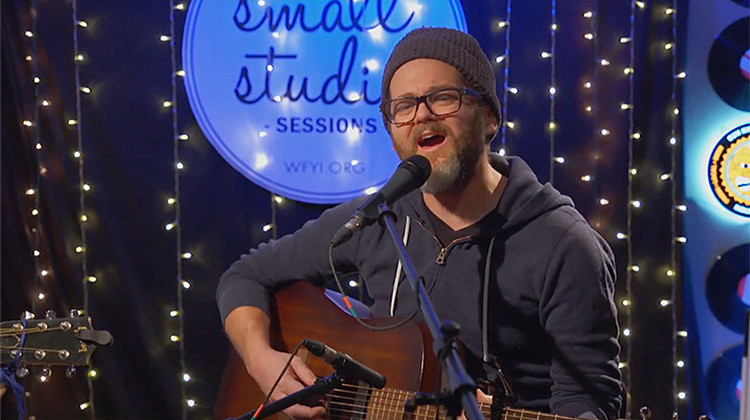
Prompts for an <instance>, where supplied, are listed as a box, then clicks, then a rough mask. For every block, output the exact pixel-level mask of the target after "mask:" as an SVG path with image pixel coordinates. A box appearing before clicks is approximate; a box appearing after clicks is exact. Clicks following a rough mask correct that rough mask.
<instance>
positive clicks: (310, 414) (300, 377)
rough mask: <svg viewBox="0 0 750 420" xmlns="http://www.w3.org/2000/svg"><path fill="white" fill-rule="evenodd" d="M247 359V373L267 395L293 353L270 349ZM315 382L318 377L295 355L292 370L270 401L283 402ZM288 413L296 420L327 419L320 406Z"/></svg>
mask: <svg viewBox="0 0 750 420" xmlns="http://www.w3.org/2000/svg"><path fill="white" fill-rule="evenodd" d="M246 360H248V362H247V363H246V367H247V372H248V373H249V374H250V376H252V377H253V379H255V382H256V383H257V384H258V386H259V387H260V389H261V390H262V391H263V393H264V394H268V391H269V390H270V389H271V387H272V386H273V384H274V382H276V378H278V376H279V372H281V370H282V369H283V368H284V365H285V364H286V362H287V360H289V353H284V352H280V351H276V350H273V349H272V348H270V347H269V348H267V349H266V350H264V351H261V352H258V350H256V351H255V353H254V354H253V356H252V357H251V358H248V359H246ZM315 379H316V377H315V374H314V373H313V372H312V371H311V370H310V369H309V368H308V367H307V365H305V363H304V362H303V361H302V359H300V358H299V357H297V356H294V359H293V360H292V364H291V365H289V369H287V371H286V372H284V376H283V377H282V378H281V381H279V385H278V386H277V387H276V389H275V390H274V392H273V394H271V399H270V401H276V400H280V399H281V398H284V397H286V396H287V395H289V394H293V393H295V392H297V391H299V390H300V389H302V388H304V387H306V386H310V385H312V384H313V383H314V382H315ZM284 413H286V414H287V415H288V416H290V417H292V418H295V419H324V418H326V417H325V415H326V411H325V409H324V408H323V407H320V406H317V407H306V406H303V405H299V404H297V405H294V406H291V407H289V408H287V409H286V410H284Z"/></svg>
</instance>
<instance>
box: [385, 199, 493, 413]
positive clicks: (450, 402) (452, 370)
mask: <svg viewBox="0 0 750 420" xmlns="http://www.w3.org/2000/svg"><path fill="white" fill-rule="evenodd" d="M395 219H396V215H395V214H394V213H393V212H392V211H390V210H389V209H388V206H387V205H386V204H381V205H379V206H378V222H379V223H380V224H381V225H382V226H383V228H385V230H387V231H388V233H389V234H390V237H391V239H392V240H393V243H394V244H395V246H396V250H397V252H398V257H399V260H401V265H402V266H403V268H404V273H406V278H407V279H409V284H411V287H412V289H414V291H415V292H416V293H417V297H418V300H419V310H420V312H421V313H422V316H423V317H424V320H425V323H426V324H427V327H428V328H429V330H430V333H431V334H432V338H433V341H432V350H433V351H434V352H435V355H436V356H437V357H438V360H439V362H441V363H442V364H443V366H444V371H445V372H446V374H447V376H448V382H449V386H450V394H449V395H448V398H439V399H438V401H440V402H441V403H443V404H444V405H445V406H446V409H447V413H448V415H449V416H450V417H454V418H455V417H457V416H458V415H459V414H461V407H463V410H464V412H465V413H466V418H467V419H469V420H478V419H484V416H483V415H482V412H481V411H480V410H479V405H478V404H477V398H476V395H475V394H474V390H475V389H476V384H475V383H474V381H473V380H472V379H471V377H469V375H468V373H466V368H465V367H464V365H463V363H462V362H461V358H460V357H459V355H458V350H457V349H456V346H455V342H454V338H455V336H456V335H457V334H458V327H457V324H456V323H454V322H446V323H445V324H442V325H441V323H440V320H439V319H438V316H437V314H436V313H435V309H434V307H433V306H432V303H431V302H430V298H429V297H428V296H427V292H426V291H425V289H424V287H423V286H422V284H421V283H420V282H419V281H417V275H416V270H415V269H414V265H412V263H411V261H410V260H409V257H408V255H407V254H406V248H405V247H404V244H403V242H401V239H400V238H399V237H398V232H397V231H396V226H395V224H394V220H395ZM459 400H460V404H459ZM418 402H420V401H418Z"/></svg>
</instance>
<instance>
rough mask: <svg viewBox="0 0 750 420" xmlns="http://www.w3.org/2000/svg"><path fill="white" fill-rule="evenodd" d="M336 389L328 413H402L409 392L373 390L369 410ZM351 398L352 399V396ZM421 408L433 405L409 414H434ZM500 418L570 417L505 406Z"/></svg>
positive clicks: (483, 407)
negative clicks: (375, 411)
mask: <svg viewBox="0 0 750 420" xmlns="http://www.w3.org/2000/svg"><path fill="white" fill-rule="evenodd" d="M342 388H349V389H359V390H369V389H370V388H368V387H364V386H357V385H351V384H344V385H343V386H342ZM338 391H339V392H337V393H334V394H328V395H327V396H328V397H338V398H335V399H333V400H332V401H330V403H329V404H332V405H333V407H334V409H333V410H332V409H331V408H329V413H330V412H331V411H335V412H337V413H340V412H344V413H350V414H351V413H355V412H358V413H360V414H364V413H366V412H368V411H371V410H372V409H373V408H376V407H378V406H379V405H383V406H386V407H388V408H387V409H381V410H378V411H379V412H381V413H388V414H391V413H395V414H403V413H404V410H399V409H398V408H397V407H398V406H399V405H401V404H402V403H405V402H406V397H408V395H409V394H410V393H409V392H407V391H400V390H390V389H386V390H385V391H379V390H374V391H373V393H374V394H373V395H371V396H370V400H371V404H372V405H373V407H370V410H368V405H364V406H363V405H360V404H357V403H350V404H346V401H347V400H346V397H345V396H344V395H342V392H341V391H342V389H339V390H338ZM347 392H348V394H349V395H351V393H352V391H348V390H347ZM390 393H393V397H390V396H389V394H390ZM353 395H354V396H355V397H356V396H359V394H353ZM352 400H353V401H354V398H353V399H352ZM394 401H395V402H396V404H395V405H393V404H392V403H393V402H394ZM386 404H388V405H386ZM339 406H342V407H351V408H357V409H360V411H354V410H342V409H339V408H337V407H339ZM329 407H330V406H329ZM479 407H480V409H481V410H482V411H483V412H486V411H487V409H489V408H490V405H489V404H487V403H480V404H479ZM423 409H424V410H427V411H430V410H435V408H434V407H429V406H426V407H418V408H417V409H416V410H415V412H414V413H413V414H412V415H411V417H415V418H421V417H424V418H430V417H433V416H434V414H435V413H420V412H419V411H420V410H423ZM438 414H441V413H438ZM487 414H489V413H487ZM527 415H528V416H527ZM502 419H503V420H525V419H528V420H532V419H537V420H553V419H558V420H565V419H571V418H570V417H561V416H560V415H559V414H547V413H541V412H538V411H529V410H526V409H518V408H512V407H506V408H504V410H503V413H502Z"/></svg>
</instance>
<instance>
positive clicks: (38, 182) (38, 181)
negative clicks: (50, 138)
mask: <svg viewBox="0 0 750 420" xmlns="http://www.w3.org/2000/svg"><path fill="white" fill-rule="evenodd" d="M30 15H31V37H30V39H31V69H32V75H33V77H34V112H33V115H34V116H33V119H34V120H33V127H34V139H33V142H34V143H35V144H34V145H33V146H32V147H35V146H36V144H41V142H40V140H41V132H40V124H39V92H40V83H37V79H36V78H37V76H38V71H39V65H38V63H39V59H38V58H39V48H38V44H37V2H36V0H32V1H31V10H30ZM35 150H36V151H37V154H36V160H37V162H36V163H37V165H36V174H35V177H34V210H35V212H34V213H36V214H35V215H34V213H32V215H34V219H35V220H34V222H33V226H34V227H33V229H32V231H33V233H34V251H33V256H34V292H35V293H40V290H41V287H42V277H43V274H42V271H43V270H42V268H41V264H40V263H39V261H40V257H41V254H40V252H39V247H40V245H41V230H42V216H41V214H39V213H38V211H39V209H40V208H41V195H42V194H41V192H42V189H41V187H42V173H41V168H42V161H41V151H40V150H39V149H38V148H35ZM37 296H38V295H37ZM38 300H39V299H38V298H32V299H31V310H32V312H34V313H36V311H37V310H38V307H37V302H38ZM34 385H35V383H34V381H31V383H30V387H29V390H28V391H26V392H27V393H26V396H27V398H28V407H27V414H28V415H29V416H30V417H31V416H32V415H33V414H32V410H33V408H34V400H33V397H34Z"/></svg>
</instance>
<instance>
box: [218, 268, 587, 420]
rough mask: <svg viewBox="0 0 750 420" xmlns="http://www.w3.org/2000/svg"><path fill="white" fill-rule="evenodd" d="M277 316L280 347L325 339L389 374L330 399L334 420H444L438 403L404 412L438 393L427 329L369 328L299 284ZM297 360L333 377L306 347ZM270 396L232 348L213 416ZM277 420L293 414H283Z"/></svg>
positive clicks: (520, 419)
mask: <svg viewBox="0 0 750 420" xmlns="http://www.w3.org/2000/svg"><path fill="white" fill-rule="evenodd" d="M271 318H272V330H271V345H272V346H273V347H274V348H275V349H276V350H279V351H286V352H291V351H292V350H293V349H294V347H295V346H296V345H297V344H298V343H299V342H301V341H302V340H303V339H305V338H309V339H313V340H319V341H322V342H323V343H325V344H327V345H328V346H330V347H332V348H334V349H336V350H338V351H340V352H344V353H347V354H349V355H351V356H352V357H353V358H355V359H356V360H357V361H359V362H361V363H363V364H364V365H366V366H369V367H371V368H373V369H375V370H376V371H378V372H380V373H381V374H383V375H384V376H385V377H386V379H387V382H386V388H384V389H375V388H370V387H367V386H364V385H361V384H351V383H344V384H343V385H342V386H341V387H339V388H337V389H336V390H334V391H333V392H331V393H329V394H328V395H326V398H325V399H324V401H325V404H324V405H325V407H326V410H327V412H328V417H329V418H331V419H436V418H437V419H443V418H445V413H444V410H443V409H442V408H440V409H438V408H436V407H435V406H419V407H417V408H416V410H414V411H413V412H406V411H405V410H404V403H405V402H406V401H407V400H408V399H410V398H411V397H412V396H413V393H414V391H417V390H419V391H425V392H427V391H432V390H433V389H434V388H435V384H436V382H435V381H436V378H435V372H436V366H437V365H436V360H435V357H434V355H433V354H432V350H431V338H429V339H428V340H427V341H426V340H425V337H430V334H429V331H428V330H427V329H426V328H425V327H422V326H420V325H419V324H417V323H413V322H410V323H407V324H405V325H403V326H401V327H399V328H397V329H393V330H388V331H372V330H367V329H365V328H364V327H362V326H361V325H359V323H358V322H357V321H356V320H355V319H354V318H353V317H351V316H350V315H348V314H347V313H346V312H344V311H343V310H342V309H340V308H339V307H338V306H336V305H335V304H334V303H332V302H331V301H329V299H327V298H326V296H325V295H324V294H323V291H322V290H321V289H319V288H316V287H314V286H312V285H310V284H308V283H304V282H298V283H295V284H293V285H292V286H289V287H286V288H284V289H282V290H280V291H279V292H277V293H276V294H275V296H274V299H273V302H272V309H271ZM367 322H368V323H370V324H373V325H389V324H393V323H394V320H393V319H370V320H368V321H367ZM425 344H426V345H425ZM425 349H427V350H425ZM298 356H300V357H301V358H302V359H303V360H304V361H305V362H306V363H307V365H308V366H309V367H310V369H311V370H312V371H313V372H314V373H315V374H316V375H317V376H318V377H324V376H328V375H330V374H332V373H333V368H331V366H330V365H328V364H326V363H325V362H323V361H321V360H320V359H318V358H317V357H314V356H312V357H310V354H309V353H308V352H307V351H305V350H304V348H303V350H300V352H299V353H298ZM407 390H411V392H410V391H407ZM264 399H265V395H264V394H263V392H261V390H260V388H259V387H258V386H257V385H256V384H255V382H253V379H252V378H251V377H250V375H248V373H247V371H246V370H245V367H244V364H243V363H242V359H241V358H240V357H239V355H238V354H237V353H236V352H235V351H234V350H232V351H231V353H230V355H229V360H228V363H227V366H226V368H225V369H224V375H223V378H222V381H221V386H220V388H219V395H218V397H217V400H216V406H215V410H214V418H215V419H225V418H228V417H236V416H240V415H242V414H245V413H247V412H250V411H252V410H254V409H256V408H257V407H258V406H260V404H261V403H262V402H263V400H264ZM480 409H481V410H482V412H483V413H484V416H485V417H486V418H494V419H500V420H574V419H573V418H571V417H565V416H561V415H555V414H547V413H541V412H538V411H531V410H525V409H520V408H513V407H505V408H501V409H500V410H499V412H495V413H491V410H490V409H491V406H490V404H480ZM496 411H498V410H496ZM491 414H492V415H491ZM270 418H276V419H285V418H288V417H287V416H285V415H284V414H278V415H275V416H271V417H270Z"/></svg>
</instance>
